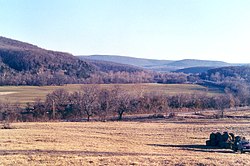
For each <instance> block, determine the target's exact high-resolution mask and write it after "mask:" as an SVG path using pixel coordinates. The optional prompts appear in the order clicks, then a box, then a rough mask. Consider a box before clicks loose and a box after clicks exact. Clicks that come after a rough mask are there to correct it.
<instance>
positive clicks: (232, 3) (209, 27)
mask: <svg viewBox="0 0 250 166" xmlns="http://www.w3.org/2000/svg"><path fill="white" fill-rule="evenodd" d="M0 6H1V10H0V22H1V27H0V30H1V34H0V35H1V36H4V37H8V38H12V39H15V40H20V41H24V42H28V43H31V44H34V45H37V46H39V47H42V48H45V49H50V50H56V51H64V52H69V53H72V54H73V55H120V56H129V57H135V58H147V59H159V60H182V59H200V60H216V61H224V62H229V63H250V56H249V55H250V49H249V46H248V43H249V42H250V32H249V29H250V22H249V21H248V20H249V18H250V10H249V8H250V1H248V0H238V1H237V0H220V1H218V0H203V1H200V0H157V1H155V0H136V1H134V0H126V1H125V0H105V1H103V0H82V1H78V0H72V1H67V0H60V1H59V0H53V1H49V0H43V1H38V0H22V1H19V0H8V1H5V0H0Z"/></svg>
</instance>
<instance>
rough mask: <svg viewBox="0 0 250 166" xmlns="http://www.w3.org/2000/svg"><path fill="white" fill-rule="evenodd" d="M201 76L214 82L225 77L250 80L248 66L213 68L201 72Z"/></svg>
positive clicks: (249, 67)
mask: <svg viewBox="0 0 250 166" xmlns="http://www.w3.org/2000/svg"><path fill="white" fill-rule="evenodd" d="M201 78H203V79H208V80H211V81H216V82H220V81H224V80H225V79H226V78H227V79H229V78H230V79H234V80H235V79H237V80H239V81H246V82H250V66H230V67H221V68H215V69H211V70H208V71H207V72H206V73H203V74H201Z"/></svg>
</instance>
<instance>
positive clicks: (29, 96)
mask: <svg viewBox="0 0 250 166" xmlns="http://www.w3.org/2000/svg"><path fill="white" fill-rule="evenodd" d="M116 85H117V84H116ZM119 85H120V86H121V88H123V89H125V90H127V91H129V92H131V93H133V92H135V91H137V92H138V91H140V92H141V93H160V94H169V95H173V94H192V93H202V94H208V95H218V94H221V93H224V92H223V91H222V90H220V89H216V88H207V87H204V86H200V85H195V84H119ZM82 86H91V85H88V84H84V85H80V84H71V85H64V86H0V101H7V102H10V103H16V102H18V103H21V104H22V105H23V104H26V103H27V102H34V100H35V99H37V98H40V99H42V100H43V99H45V97H46V95H47V94H48V93H51V92H52V91H54V90H56V89H61V88H62V89H65V90H67V91H68V92H70V93H71V92H74V91H77V90H80V89H81V87H82ZM113 86H115V85H114V84H102V85H100V87H101V88H110V87H113Z"/></svg>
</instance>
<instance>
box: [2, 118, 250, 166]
mask: <svg viewBox="0 0 250 166" xmlns="http://www.w3.org/2000/svg"><path fill="white" fill-rule="evenodd" d="M249 124H250V121H249V120H238V121H234V120H232V119H231V120H230V119H229V120H183V121H179V122H178V121H166V120H164V121H163V120H162V121H151V122H150V123H148V122H88V123H78V122H77V123H76V122H74V123H73V122H58V123H15V124H12V126H14V127H15V129H10V130H6V129H5V130H4V129H0V165H199V166H201V165H233V166H236V165H250V160H249V154H247V153H246V154H238V153H233V152H232V151H231V150H223V149H208V148H207V147H206V146H205V145H204V143H205V140H206V139H208V137H209V133H210V132H213V131H221V132H223V131H229V132H234V133H236V134H240V135H244V136H246V137H248V138H249V137H250V125H249Z"/></svg>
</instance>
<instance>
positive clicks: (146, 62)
mask: <svg viewBox="0 0 250 166" xmlns="http://www.w3.org/2000/svg"><path fill="white" fill-rule="evenodd" d="M79 57H80V58H81V59H91V60H102V61H109V62H115V63H121V64H128V65H133V66H139V67H152V66H161V65H165V64H168V63H171V62H172V61H169V60H155V59H143V58H134V57H127V56H117V55H90V56H79Z"/></svg>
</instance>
